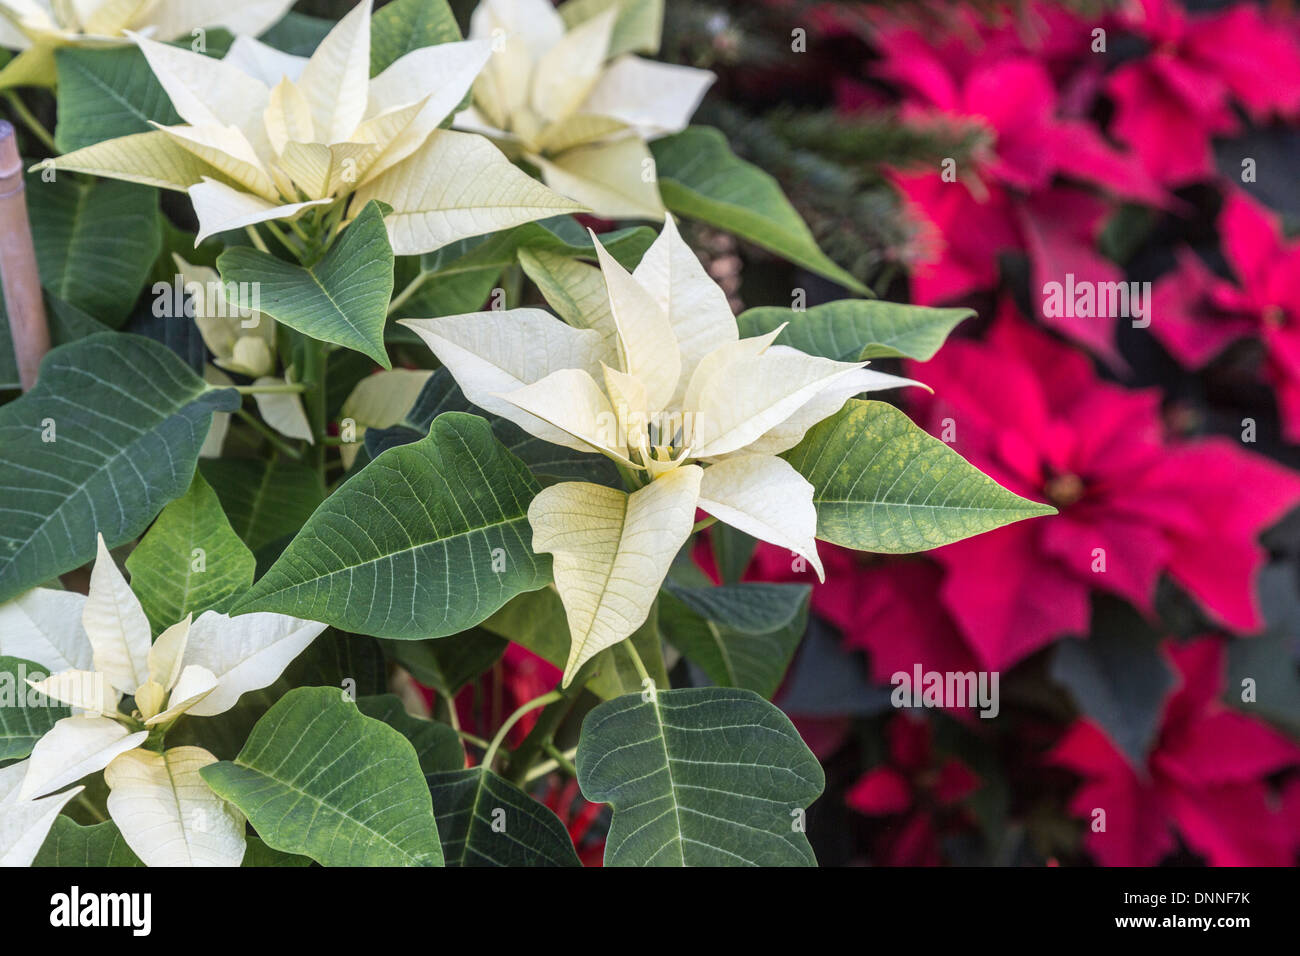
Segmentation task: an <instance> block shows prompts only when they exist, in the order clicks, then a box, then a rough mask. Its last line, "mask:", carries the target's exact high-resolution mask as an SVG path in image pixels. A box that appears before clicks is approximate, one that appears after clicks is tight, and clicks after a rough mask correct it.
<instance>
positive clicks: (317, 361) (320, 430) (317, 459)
mask: <svg viewBox="0 0 1300 956" xmlns="http://www.w3.org/2000/svg"><path fill="white" fill-rule="evenodd" d="M302 344H303V352H304V357H303V370H302V377H303V384H304V385H305V386H306V390H305V391H304V393H303V406H304V408H305V411H306V412H307V421H308V422H309V423H310V424H311V433H312V437H313V438H314V439H315V444H313V445H312V460H313V464H314V466H315V468H316V470H317V471H318V472H319V473H320V476H321V480H322V481H323V480H324V479H325V441H324V439H325V397H326V396H325V361H326V356H325V343H324V342H318V341H316V340H315V339H313V338H310V337H309V336H306V335H304V336H303V338H302Z"/></svg>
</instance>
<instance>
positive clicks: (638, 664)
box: [623, 637, 654, 686]
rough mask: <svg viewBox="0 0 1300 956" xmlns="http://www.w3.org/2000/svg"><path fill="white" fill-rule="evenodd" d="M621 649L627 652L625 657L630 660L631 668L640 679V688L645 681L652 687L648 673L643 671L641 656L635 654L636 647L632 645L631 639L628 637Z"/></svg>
mask: <svg viewBox="0 0 1300 956" xmlns="http://www.w3.org/2000/svg"><path fill="white" fill-rule="evenodd" d="M623 647H624V648H626V650H627V656H628V657H630V658H632V666H633V667H635V668H636V672H637V674H638V675H639V676H640V678H641V682H642V686H644V685H645V682H646V681H650V683H651V684H652V685H653V684H654V680H653V679H652V678H651V677H650V672H649V671H647V670H646V669H645V663H644V662H642V660H641V655H640V653H638V652H637V649H636V645H635V644H633V643H632V638H630V637H629V638H628V639H627V640H625V641H624V642H623Z"/></svg>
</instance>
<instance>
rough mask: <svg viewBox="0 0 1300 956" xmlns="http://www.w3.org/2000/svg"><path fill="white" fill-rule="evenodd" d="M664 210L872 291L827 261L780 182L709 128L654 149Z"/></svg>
mask: <svg viewBox="0 0 1300 956" xmlns="http://www.w3.org/2000/svg"><path fill="white" fill-rule="evenodd" d="M650 151H651V152H652V153H654V158H655V166H656V170H657V173H658V176H659V194H660V196H662V197H663V201H664V205H665V206H667V207H668V208H669V209H671V210H672V211H673V212H675V213H680V214H681V215H683V216H686V217H687V218H688V219H698V220H700V221H701V222H706V223H708V224H709V225H712V226H717V227H718V228H720V229H725V230H726V231H727V232H731V233H734V234H735V235H737V236H740V237H741V238H742V239H748V240H749V241H750V242H752V243H754V244H755V245H758V246H762V247H763V248H764V249H768V250H770V251H772V252H775V253H776V254H777V255H779V256H782V257H784V258H786V259H789V260H790V261H791V262H793V263H795V264H796V265H801V266H803V267H804V268H805V269H808V270H810V271H812V272H815V273H817V274H818V275H822V276H825V277H826V278H828V279H830V280H832V281H834V282H838V283H839V284H840V285H842V286H844V287H845V288H847V289H852V290H853V291H854V292H859V293H863V294H866V293H867V292H868V289H867V287H866V286H864V285H863V284H862V283H861V282H859V281H858V280H857V279H855V278H853V276H851V275H849V274H848V273H847V272H845V271H844V270H843V269H841V268H840V267H839V266H837V265H836V264H835V263H834V262H832V261H831V260H830V259H828V258H827V257H826V255H825V253H823V252H822V251H821V250H820V249H818V248H817V242H816V240H815V239H813V235H812V233H811V232H809V231H808V227H807V226H806V225H805V224H804V221H803V219H801V218H800V217H799V214H798V213H797V212H795V209H794V207H793V206H791V205H790V201H789V200H788V199H786V198H785V194H784V193H782V192H781V187H780V186H779V185H778V184H777V182H776V180H775V179H773V178H772V177H771V176H769V175H768V174H767V173H765V172H763V170H761V169H759V168H758V167H757V166H755V165H753V164H752V163H747V162H745V161H744V160H743V159H741V158H740V157H738V156H737V155H736V154H735V153H733V152H732V151H731V147H730V146H728V145H727V138H726V137H725V136H723V135H722V133H721V132H719V131H718V130H716V129H713V128H712V127H710V126H691V127H688V128H687V129H685V130H683V131H682V132H680V133H677V134H676V135H674V136H666V137H664V138H663V139H659V140H655V141H654V142H653V143H651V144H650Z"/></svg>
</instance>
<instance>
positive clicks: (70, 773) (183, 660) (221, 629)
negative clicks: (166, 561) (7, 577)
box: [0, 536, 325, 866]
mask: <svg viewBox="0 0 1300 956" xmlns="http://www.w3.org/2000/svg"><path fill="white" fill-rule="evenodd" d="M324 629H325V625H324V624H319V623H316V622H314V621H303V620H299V619H298V618H294V617H289V616H287V615H283V614H269V613H261V614H248V615H245V616H243V617H239V618H230V617H227V616H226V615H225V614H219V613H217V612H215V611H205V612H204V613H203V614H201V615H199V617H198V618H196V619H192V616H186V618H185V619H184V620H183V621H179V622H177V623H176V624H173V625H172V626H171V627H168V628H167V629H166V630H164V631H163V632H162V633H161V634H159V635H158V638H157V640H151V632H150V628H149V620H148V618H147V617H145V613H144V610H143V608H142V607H141V606H140V602H139V600H138V599H137V598H136V596H135V594H134V593H133V592H132V591H131V588H130V586H129V585H128V584H127V582H126V579H125V578H124V577H123V576H122V572H121V571H119V570H118V568H117V565H116V564H114V563H113V559H112V556H111V555H110V554H109V553H108V550H107V548H106V547H105V546H104V539H103V537H102V536H100V538H99V555H98V557H97V559H96V561H95V565H94V568H93V570H92V572H91V577H90V592H89V594H88V595H87V596H84V597H83V596H82V595H79V594H71V593H69V592H66V591H54V590H48V589H45V588H36V589H34V590H32V591H28V592H27V593H26V594H24V595H21V596H20V597H18V598H16V599H14V600H13V601H11V602H9V603H8V604H5V605H0V654H4V655H5V656H9V657H17V658H20V659H23V660H32V661H35V662H37V663H41V664H44V665H45V666H48V667H49V668H50V669H51V670H52V671H53V673H52V674H51V676H49V677H48V678H45V679H44V680H40V681H34V680H29V681H28V683H29V684H30V685H31V688H32V690H33V691H35V692H38V693H39V694H40V695H43V696H44V697H46V698H48V699H50V700H54V701H59V702H61V703H63V704H67V705H69V706H70V707H71V708H72V711H73V713H72V716H70V717H64V718H63V719H61V720H59V721H58V722H57V723H55V724H54V726H53V727H52V728H51V729H50V730H49V731H48V732H47V733H46V734H45V735H44V736H43V737H41V739H40V740H38V741H37V742H36V745H35V747H33V749H32V752H31V755H30V756H29V757H28V758H27V759H25V760H22V761H20V762H18V763H16V764H13V765H11V766H9V767H6V768H4V769H3V770H0V864H8V865H15V866H25V865H28V864H30V863H31V861H32V859H34V858H35V856H36V853H37V852H38V851H39V850H40V847H41V844H42V842H44V839H45V835H46V834H47V833H48V832H49V829H50V827H51V826H52V825H53V823H54V819H55V817H56V816H57V815H58V812H59V810H60V809H61V808H62V806H63V805H64V803H66V802H67V801H68V800H71V799H72V798H73V797H75V796H76V795H77V793H78V792H80V790H81V788H80V787H77V788H74V789H72V790H67V791H63V788H65V787H68V786H69V785H71V784H74V783H76V782H77V781H79V780H81V779H82V778H84V777H86V776H88V775H89V774H93V773H97V772H99V771H101V770H102V771H103V772H104V779H105V782H106V783H107V784H108V788H109V795H108V812H109V815H110V816H111V817H112V819H113V822H114V823H115V824H116V825H117V827H118V829H119V830H120V831H121V833H122V837H123V839H125V840H126V843H127V845H128V846H130V847H131V849H132V850H133V851H134V852H135V854H136V856H138V857H139V858H140V859H141V860H143V861H144V863H145V864H147V865H149V866H238V865H239V863H240V861H241V860H242V859H243V856H244V849H245V840H244V817H243V815H242V814H241V813H240V812H239V811H238V810H237V809H236V808H235V807H234V806H232V805H231V804H229V803H227V802H226V801H225V800H223V799H221V798H220V797H218V796H217V795H216V793H214V792H213V791H212V790H211V788H209V787H208V785H207V784H206V783H205V782H204V780H203V778H202V777H201V776H200V774H199V771H200V770H202V768H203V767H205V766H207V765H208V764H211V763H215V762H216V760H217V758H216V757H214V756H213V755H212V754H211V753H209V752H208V751H206V750H204V749H203V748H201V747H191V746H185V747H172V748H164V746H163V742H162V741H163V734H164V733H165V732H166V730H167V729H168V728H169V727H170V726H171V725H172V724H173V723H175V721H176V720H177V719H179V718H180V717H181V716H183V715H186V714H188V715H191V716H194V717H213V716H216V715H217V714H222V713H224V712H226V711H227V710H229V709H230V708H231V707H233V706H234V705H235V703H236V702H237V701H238V700H239V698H240V697H241V696H242V695H243V694H245V693H246V692H248V691H251V690H257V689H260V688H263V687H266V686H268V685H269V684H271V683H273V682H274V681H275V680H276V679H277V678H278V677H279V676H280V675H281V674H282V673H283V672H284V669H285V668H286V667H287V666H288V665H289V663H290V662H291V661H293V660H294V658H296V657H297V656H298V655H299V654H301V653H302V652H303V651H304V650H305V649H306V648H307V646H308V645H309V644H311V642H312V641H313V640H314V639H315V638H316V636H317V635H318V634H320V632H321V631H323V630H324ZM127 697H129V698H131V699H132V701H133V705H132V707H131V711H130V713H127V712H126V710H125V708H123V706H122V701H123V699H124V698H127ZM59 791H63V792H59Z"/></svg>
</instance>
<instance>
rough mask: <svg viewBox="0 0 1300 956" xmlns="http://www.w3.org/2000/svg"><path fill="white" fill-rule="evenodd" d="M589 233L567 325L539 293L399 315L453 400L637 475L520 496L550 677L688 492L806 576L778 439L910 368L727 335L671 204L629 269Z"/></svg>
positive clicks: (732, 324) (799, 521)
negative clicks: (541, 582) (547, 572)
mask: <svg viewBox="0 0 1300 956" xmlns="http://www.w3.org/2000/svg"><path fill="white" fill-rule="evenodd" d="M593 239H594V241H595V243H596V253H597V256H598V258H599V261H600V268H601V271H600V273H596V271H595V270H594V269H592V268H591V267H590V266H585V267H583V268H585V269H588V270H590V272H591V273H592V274H591V275H588V276H587V277H586V278H585V279H583V280H581V281H587V282H590V281H592V280H594V281H596V282H599V281H600V278H601V276H603V286H604V289H605V293H606V294H605V295H602V296H599V297H595V298H594V301H597V302H598V303H599V304H598V305H597V306H595V307H592V308H589V309H588V310H587V311H586V312H585V313H584V314H583V316H582V320H581V325H582V326H583V327H581V328H580V327H576V323H575V325H569V324H566V323H565V322H562V321H561V320H560V319H558V318H556V317H554V316H552V315H550V314H549V313H547V312H545V311H543V310H540V309H514V310H510V311H494V312H479V313H473V314H469V315H458V316H449V317H446V318H434V319H407V320H404V321H403V324H405V325H407V326H409V327H410V328H412V329H413V330H414V331H415V332H417V333H418V334H419V335H420V337H421V338H422V339H423V340H424V341H425V343H426V344H427V345H428V346H429V347H430V348H431V349H432V350H433V352H434V353H435V354H436V355H437V357H438V359H439V360H440V361H441V362H442V364H443V365H445V366H446V367H447V369H448V370H449V371H450V372H451V374H452V375H453V376H454V377H455V379H456V381H457V383H458V384H459V385H460V387H461V389H462V390H463V391H464V393H465V395H466V396H467V397H468V398H469V400H470V401H471V402H473V403H475V404H476V405H478V406H479V407H480V408H483V409H484V410H486V411H489V412H492V413H494V414H496V415H500V416H501V417H503V418H505V419H508V420H509V421H511V422H514V423H515V424H516V425H518V426H519V427H521V428H523V429H524V430H526V431H528V432H529V433H531V434H532V435H535V436H536V437H538V438H541V439H544V440H546V441H550V442H554V443H556V444H559V445H563V446H565V447H568V448H573V449H577V450H579V451H585V452H596V453H599V454H602V455H606V456H608V457H609V458H611V459H613V460H614V461H615V462H617V463H618V465H619V466H620V467H621V468H622V469H623V472H624V474H625V475H627V476H628V477H629V479H630V480H631V483H632V484H633V485H639V486H640V487H638V488H637V489H636V490H634V491H632V492H631V493H630V494H629V493H625V492H623V491H619V490H617V489H613V488H607V487H604V486H602V485H596V484H590V483H586V482H572V481H570V482H563V483H561V484H557V485H552V486H550V487H548V488H545V489H543V490H542V492H541V493H540V494H538V495H537V497H536V498H535V499H534V500H533V502H532V505H531V506H530V508H529V510H528V518H529V521H530V523H531V524H532V528H533V549H534V550H535V551H538V552H549V553H551V554H552V555H553V557H554V562H553V567H554V576H555V586H556V589H557V590H558V591H559V594H560V596H561V598H563V600H564V606H565V610H566V612H567V616H568V622H569V629H570V635H571V640H572V644H571V647H570V652H569V659H568V663H567V666H566V667H565V672H564V682H565V684H566V685H567V684H568V683H569V682H570V681H571V680H572V679H573V677H574V675H575V674H576V673H577V671H578V669H579V668H580V667H581V666H582V665H583V664H584V663H585V662H586V661H588V660H589V659H590V658H591V657H593V656H594V655H595V654H597V653H599V652H600V651H602V650H604V649H605V648H607V647H610V646H612V645H614V644H617V643H618V642H620V641H622V640H623V639H624V638H626V637H628V636H629V635H631V634H632V633H633V632H634V631H635V630H636V629H637V628H638V627H639V626H640V625H641V624H642V623H643V622H644V621H645V620H646V618H647V616H648V615H649V612H650V608H651V605H652V604H653V602H654V600H655V596H656V595H657V594H658V591H659V587H660V585H661V584H662V583H663V580H664V578H665V576H666V575H667V572H668V568H669V564H670V563H671V561H672V560H673V557H674V555H676V554H677V552H678V550H679V549H680V548H681V547H682V545H683V544H684V543H685V542H686V540H687V538H688V537H689V536H690V534H691V531H692V528H693V526H694V521H695V511H696V508H700V509H702V510H703V511H705V512H706V513H708V514H709V515H712V516H713V517H715V518H717V519H718V520H720V521H723V522H725V523H727V524H729V525H731V526H733V527H735V528H738V529H740V530H741V531H744V532H745V533H747V534H750V535H753V536H754V537H756V538H759V539H761V540H763V541H768V542H771V543H772V544H775V545H778V546H780V547H783V548H787V549H789V550H790V551H791V552H792V553H794V554H797V555H800V556H802V557H803V558H805V559H806V560H807V561H808V562H809V564H811V565H812V566H813V568H814V569H815V570H816V571H817V573H818V575H819V576H821V574H822V567H821V562H820V560H819V559H818V556H817V545H816V541H815V534H816V531H817V512H816V509H815V507H814V505H813V488H812V485H810V484H809V483H808V481H807V480H805V479H804V478H803V476H802V475H800V474H799V473H798V472H797V471H795V469H794V468H793V467H792V466H791V465H790V464H789V463H788V462H786V461H785V460H784V459H783V458H780V457H778V455H779V453H780V452H783V451H786V450H787V449H790V448H793V447H794V446H795V445H797V444H798V443H799V441H800V440H801V439H802V438H803V436H804V434H805V432H807V430H808V429H809V428H811V427H812V426H813V425H815V424H816V423H817V422H819V421H821V420H822V419H824V418H827V417H829V416H830V415H833V414H835V412H837V411H838V410H839V409H840V408H841V407H842V406H843V405H844V403H845V402H846V401H847V400H848V399H849V398H851V397H853V396H854V395H857V394H859V393H861V392H869V391H875V390H879V389H888V388H896V387H898V386H901V385H911V384H917V383H915V382H911V381H910V380H908V379H902V378H898V377H895V376H892V375H886V374H884V373H881V372H876V371H873V370H870V369H867V368H864V367H863V366H864V365H865V364H866V363H864V362H837V361H834V360H831V359H827V358H823V357H820V356H816V355H809V354H807V353H804V352H801V351H799V350H797V349H794V348H790V347H788V346H784V345H774V344H773V341H774V340H775V339H776V337H777V336H778V335H779V334H780V332H781V329H780V328H778V329H776V330H774V331H772V332H770V333H768V334H766V335H761V336H755V337H752V338H744V339H742V338H740V336H739V332H738V329H737V324H736V319H735V316H734V315H733V314H732V312H731V308H730V307H729V306H728V304H727V299H726V295H725V294H724V293H723V291H722V290H721V289H720V288H719V287H718V286H717V285H716V284H715V283H714V282H713V280H712V279H710V278H709V276H708V274H707V273H706V272H705V271H704V268H703V266H702V265H701V264H700V262H699V260H698V259H697V258H696V257H695V254H694V253H693V252H692V251H691V249H690V248H689V247H688V246H687V245H686V243H685V242H683V241H682V239H681V237H680V236H679V235H678V233H677V228H676V226H675V225H674V224H673V222H672V219H671V218H670V219H668V220H667V221H666V222H665V225H664V229H663V232H662V233H661V234H660V236H659V238H658V239H657V240H655V242H654V244H653V245H652V246H651V247H650V249H649V250H648V251H647V252H646V253H645V256H644V257H643V258H642V260H641V262H640V264H639V265H638V266H637V267H636V269H635V271H634V272H632V273H628V272H627V271H626V270H625V269H624V268H623V267H622V266H621V265H620V264H619V263H618V262H617V261H616V260H615V259H614V258H613V257H612V256H611V255H610V254H609V253H608V252H606V251H605V249H604V247H603V246H601V244H600V240H599V238H597V237H595V236H594V234H593ZM570 299H572V300H583V301H593V296H591V295H589V294H588V295H581V296H580V295H576V294H575V295H571V296H570Z"/></svg>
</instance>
